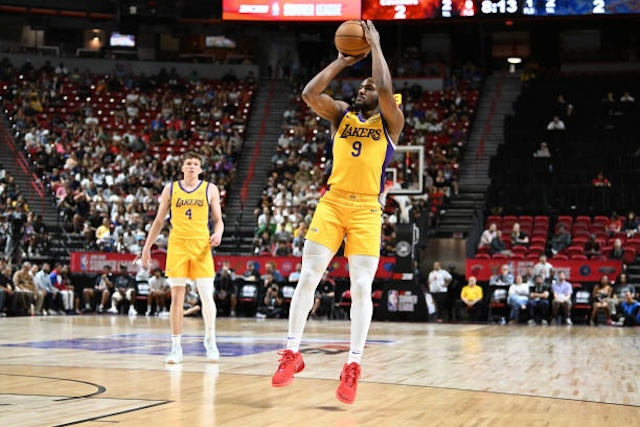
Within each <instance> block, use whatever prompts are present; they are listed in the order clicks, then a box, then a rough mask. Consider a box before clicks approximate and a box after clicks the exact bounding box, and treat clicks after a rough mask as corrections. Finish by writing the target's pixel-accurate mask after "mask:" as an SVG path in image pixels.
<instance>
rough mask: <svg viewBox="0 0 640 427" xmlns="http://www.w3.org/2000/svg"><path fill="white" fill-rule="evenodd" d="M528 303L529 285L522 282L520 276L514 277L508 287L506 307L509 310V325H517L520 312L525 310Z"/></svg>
mask: <svg viewBox="0 0 640 427" xmlns="http://www.w3.org/2000/svg"><path fill="white" fill-rule="evenodd" d="M528 301H529V284H528V283H526V282H523V281H522V276H521V275H519V274H518V275H516V278H515V280H514V282H513V283H512V284H511V286H509V293H508V296H507V305H509V307H510V308H511V310H510V313H509V324H510V325H513V324H517V323H518V322H519V320H520V312H521V311H524V310H526V309H527V302H528Z"/></svg>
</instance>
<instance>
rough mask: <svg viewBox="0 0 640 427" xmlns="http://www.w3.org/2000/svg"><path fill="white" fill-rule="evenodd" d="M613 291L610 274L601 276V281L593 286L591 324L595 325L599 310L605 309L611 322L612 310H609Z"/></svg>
mask: <svg viewBox="0 0 640 427" xmlns="http://www.w3.org/2000/svg"><path fill="white" fill-rule="evenodd" d="M612 293H613V288H612V287H611V283H610V282H609V277H608V276H602V277H601V278H600V282H598V283H597V284H596V286H594V288H593V292H592V293H591V298H592V299H593V304H592V308H591V318H590V319H591V321H590V323H591V326H595V324H596V318H597V317H598V312H599V311H604V312H605V316H606V319H607V320H606V322H607V324H611V312H610V311H609V300H610V299H611V295H612Z"/></svg>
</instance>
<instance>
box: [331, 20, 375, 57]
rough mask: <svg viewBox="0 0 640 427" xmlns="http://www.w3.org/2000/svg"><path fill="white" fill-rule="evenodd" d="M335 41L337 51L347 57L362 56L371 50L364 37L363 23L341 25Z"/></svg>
mask: <svg viewBox="0 0 640 427" xmlns="http://www.w3.org/2000/svg"><path fill="white" fill-rule="evenodd" d="M333 41H334V43H335V45H336V49H338V51H340V52H342V54H343V55H346V56H360V55H364V54H365V53H369V51H370V50H371V46H369V43H368V42H367V39H366V38H365V36H364V29H363V28H362V21H345V22H343V23H342V24H340V26H339V27H338V29H337V30H336V34H335V37H334V38H333Z"/></svg>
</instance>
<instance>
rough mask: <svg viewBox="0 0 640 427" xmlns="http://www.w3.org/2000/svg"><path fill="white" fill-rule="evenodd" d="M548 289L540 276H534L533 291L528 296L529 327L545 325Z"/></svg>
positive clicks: (547, 309)
mask: <svg viewBox="0 0 640 427" xmlns="http://www.w3.org/2000/svg"><path fill="white" fill-rule="evenodd" d="M550 289H551V288H550V287H549V284H548V283H547V282H545V281H544V279H543V278H542V276H535V279H534V281H533V289H532V290H531V293H530V294H529V304H528V306H529V325H535V324H542V325H543V326H545V325H547V318H548V316H549V295H550Z"/></svg>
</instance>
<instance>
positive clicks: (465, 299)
mask: <svg viewBox="0 0 640 427" xmlns="http://www.w3.org/2000/svg"><path fill="white" fill-rule="evenodd" d="M483 298H484V295H483V293H482V288H481V287H480V286H478V284H477V280H476V277H475V276H470V277H469V280H468V282H467V285H466V286H463V288H462V291H460V299H459V300H457V301H456V303H455V307H456V313H459V314H460V315H461V316H462V318H468V319H469V320H472V321H477V320H479V319H480V317H481V316H482V314H483V310H484V304H483V303H482V300H483ZM456 318H459V317H458V316H456Z"/></svg>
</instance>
